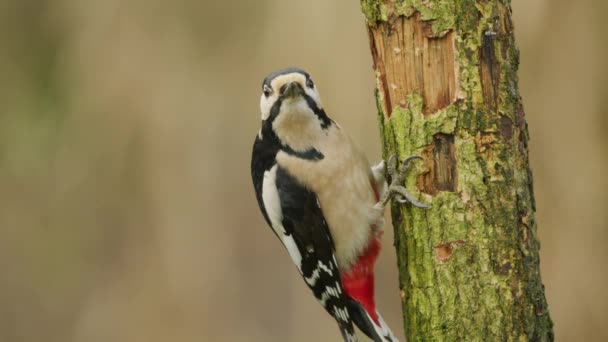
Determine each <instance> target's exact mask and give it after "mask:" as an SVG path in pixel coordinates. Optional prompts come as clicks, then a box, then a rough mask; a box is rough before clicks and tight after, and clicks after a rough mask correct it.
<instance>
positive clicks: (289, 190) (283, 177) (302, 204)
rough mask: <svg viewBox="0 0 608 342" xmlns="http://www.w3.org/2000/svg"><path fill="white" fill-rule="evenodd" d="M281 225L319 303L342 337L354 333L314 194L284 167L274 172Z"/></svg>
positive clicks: (332, 253) (326, 232)
mask: <svg viewBox="0 0 608 342" xmlns="http://www.w3.org/2000/svg"><path fill="white" fill-rule="evenodd" d="M276 185H277V189H278V192H279V198H280V203H281V211H282V214H283V219H282V223H283V228H284V229H285V234H286V235H288V236H291V237H292V238H293V240H294V241H295V245H296V246H297V248H298V250H299V252H300V256H301V265H299V268H300V271H301V272H302V277H304V280H305V282H306V284H307V285H308V287H310V289H311V290H312V292H313V293H314V295H315V297H316V298H317V299H318V300H319V302H320V303H321V305H323V307H324V308H325V310H327V312H329V314H331V315H332V316H333V317H334V318H335V320H336V321H337V322H338V325H339V326H340V330H341V331H342V335H343V337H344V339H345V340H350V339H351V338H353V337H351V336H354V329H353V324H352V320H351V317H350V313H349V310H348V307H349V299H348V297H347V296H346V294H345V293H344V291H343V289H342V281H341V279H340V273H339V270H338V265H337V264H336V259H335V257H334V243H333V241H332V239H331V235H330V233H329V229H328V227H327V222H326V221H325V218H324V216H323V212H322V210H321V208H320V206H319V203H318V201H317V197H316V196H315V194H314V193H313V192H312V191H310V190H308V189H307V188H306V187H304V186H303V185H301V184H299V183H298V182H297V181H296V179H295V178H294V177H292V176H291V175H290V174H289V173H288V172H287V171H286V170H285V169H283V168H281V167H279V168H278V169H277V173H276Z"/></svg>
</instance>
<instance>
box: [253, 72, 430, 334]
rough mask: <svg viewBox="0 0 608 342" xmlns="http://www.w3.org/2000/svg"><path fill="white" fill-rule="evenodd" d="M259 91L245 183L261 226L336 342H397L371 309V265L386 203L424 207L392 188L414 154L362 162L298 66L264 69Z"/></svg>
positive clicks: (377, 249)
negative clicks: (327, 320)
mask: <svg viewBox="0 0 608 342" xmlns="http://www.w3.org/2000/svg"><path fill="white" fill-rule="evenodd" d="M261 90H262V94H261V96H260V111H261V128H260V130H259V131H258V133H257V135H256V137H255V141H254V144H253V151H252V158H251V177H252V181H253V186H254V190H255V194H256V199H257V202H258V204H259V207H260V210H261V212H262V215H263V217H264V219H265V221H266V222H267V224H268V225H269V226H270V227H271V228H272V231H273V232H274V233H275V235H276V236H277V237H278V238H279V240H280V242H281V243H282V244H283V246H284V247H285V249H286V250H287V252H288V254H289V256H290V258H291V260H292V261H293V263H294V264H295V265H296V267H297V269H298V271H299V273H300V274H301V276H302V277H303V279H304V281H305V283H306V285H308V287H309V288H310V289H311V290H312V292H313V294H314V296H315V297H316V299H317V300H318V301H319V302H320V304H321V305H322V306H323V308H324V309H325V310H326V311H327V312H328V313H329V314H330V315H331V316H332V317H333V318H334V319H335V321H336V322H337V324H338V327H339V329H340V333H341V334H342V337H343V339H344V341H347V342H352V341H357V335H356V333H355V326H356V327H357V328H358V329H359V330H361V331H362V332H363V333H364V334H365V335H367V336H368V337H370V338H371V339H373V340H374V341H376V342H378V341H392V342H394V341H397V338H396V337H395V335H394V334H393V333H392V331H391V329H390V328H389V327H388V325H387V324H386V322H385V321H384V319H383V318H382V316H381V315H380V313H379V312H378V310H377V309H376V304H375V300H374V263H375V261H376V259H377V257H378V254H379V252H380V247H381V241H380V237H381V235H382V229H383V224H384V219H383V217H384V209H385V207H386V205H387V203H388V202H389V201H390V200H391V199H396V200H398V201H399V202H409V203H411V204H412V205H414V206H417V207H421V208H426V207H428V206H429V205H427V204H424V203H420V202H418V201H417V200H416V199H415V198H414V197H413V196H412V195H410V194H409V193H408V192H407V190H406V189H405V188H404V187H403V186H401V185H400V183H401V182H403V179H404V177H405V174H406V172H407V170H408V168H409V164H410V162H411V161H412V160H414V159H418V158H420V157H418V156H411V157H409V158H406V159H405V160H404V161H403V163H402V166H401V167H400V169H399V170H397V168H396V165H395V164H396V157H395V156H394V155H393V156H391V157H390V158H389V159H388V161H387V162H384V161H380V162H379V163H378V164H376V165H374V166H370V163H369V162H368V160H367V158H366V156H365V155H364V154H363V152H362V151H361V150H360V149H359V148H358V146H357V145H356V144H355V143H354V141H353V140H352V138H351V137H350V136H349V135H348V134H347V133H346V131H345V130H344V129H343V128H342V126H340V125H339V124H338V123H336V122H335V121H334V120H332V119H331V118H330V117H329V116H328V115H327V114H326V112H325V110H324V108H323V106H322V103H321V98H320V95H319V91H318V88H317V86H316V84H315V83H314V82H313V80H312V78H311V76H310V75H309V74H308V73H307V72H306V71H305V70H303V69H301V68H296V67H290V68H284V69H280V70H276V71H273V72H271V73H270V74H269V75H268V76H266V77H265V78H264V80H263V82H262V89H261ZM385 173H388V175H389V176H390V177H391V178H392V182H391V184H390V185H389V184H387V181H386V177H385Z"/></svg>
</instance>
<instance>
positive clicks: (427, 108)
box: [361, 0, 553, 341]
mask: <svg viewBox="0 0 608 342" xmlns="http://www.w3.org/2000/svg"><path fill="white" fill-rule="evenodd" d="M361 6H362V9H363V12H364V14H365V17H366V23H367V27H368V33H369V40H370V48H371V53H372V56H373V60H374V70H375V73H376V77H377V90H376V98H377V104H378V122H379V126H380V132H381V135H382V139H383V152H384V155H385V157H387V156H388V155H391V154H393V153H396V154H397V155H398V157H399V159H400V160H403V159H405V158H406V157H407V156H409V155H413V154H418V155H420V156H422V157H423V159H424V161H422V162H418V163H417V164H416V167H415V168H414V170H413V171H412V172H410V174H409V175H408V177H407V178H406V186H407V187H408V189H410V191H414V190H413V189H418V191H419V197H420V200H421V201H423V202H432V205H433V206H432V208H430V209H419V208H414V207H412V206H409V205H399V204H393V207H392V215H393V224H394V227H395V246H396V249H397V258H398V266H399V273H400V277H399V281H400V289H401V298H402V304H403V312H404V325H405V328H406V336H407V337H408V340H409V341H436V340H438V341H442V340H445V341H464V340H466V341H551V340H553V330H552V327H553V323H552V321H551V318H550V316H549V311H548V308H547V302H546V299H545V294H544V288H543V284H542V282H541V277H540V269H539V242H538V238H537V233H536V232H537V227H536V220H535V213H534V212H535V203H534V194H533V190H532V173H531V171H530V167H529V163H528V130H527V124H526V121H525V119H524V110H523V107H522V102H521V98H520V96H519V90H518V85H517V81H518V80H517V68H518V61H519V52H518V50H517V47H516V45H515V39H514V35H513V25H512V23H511V7H510V1H509V0H477V1H475V0H427V1H423V0H361Z"/></svg>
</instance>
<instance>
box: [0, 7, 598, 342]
mask: <svg viewBox="0 0 608 342" xmlns="http://www.w3.org/2000/svg"><path fill="white" fill-rule="evenodd" d="M513 10H514V21H515V25H516V34H517V38H518V42H519V46H520V48H521V53H522V55H521V72H520V81H521V82H520V86H521V93H522V96H523V97H524V103H525V106H526V107H525V108H526V112H527V119H528V123H529V125H530V133H531V138H532V139H531V157H532V160H531V163H532V167H533V169H534V179H535V184H534V186H535V191H536V199H537V207H538V219H539V222H540V226H539V229H540V230H539V233H540V238H541V242H542V250H541V252H542V274H543V280H544V283H545V285H546V289H547V296H548V300H549V305H550V310H551V314H552V315H553V318H554V320H555V324H556V327H555V330H556V334H557V339H558V340H559V341H601V340H604V341H605V340H607V339H608V324H606V320H607V319H608V309H607V308H606V306H607V305H608V292H607V291H606V290H605V289H606V284H607V281H608V273H607V267H606V261H607V256H608V248H606V244H607V243H608V231H607V230H606V228H607V227H608V210H607V209H608V207H607V204H608V193H607V191H606V190H608V186H607V185H608V181H607V178H608V177H607V176H606V170H607V169H608V150H607V149H608V140H607V139H608V138H606V133H605V132H606V130H607V129H608V119H607V118H606V112H605V110H606V106H607V104H608V102H607V101H608V100H607V99H608V97H607V96H606V95H607V94H606V88H607V86H606V84H607V83H608V74H607V70H608V68H607V67H606V59H607V57H608V56H607V55H608V51H607V50H608V49H607V47H606V42H607V39H606V37H605V33H606V32H608V31H607V27H606V24H603V23H602V20H603V13H605V12H606V10H608V8H607V5H606V2H605V1H604V0H582V1H577V2H571V1H566V0H552V1H549V0H535V1H527V0H513ZM288 65H298V66H301V67H304V68H306V69H308V71H310V73H311V74H312V75H313V77H314V78H315V81H316V83H317V84H318V85H319V87H320V89H321V93H322V96H323V98H324V102H325V107H326V109H327V111H328V113H329V114H330V116H332V118H334V119H336V121H338V122H340V123H341V124H342V125H343V126H345V127H346V129H347V130H348V131H349V132H350V133H351V135H352V136H353V137H354V139H355V140H356V141H358V142H359V143H360V145H361V146H362V148H363V149H364V151H365V152H366V153H367V155H368V157H369V158H370V160H373V161H375V160H377V159H378V158H379V155H380V152H379V151H380V146H379V139H378V132H377V127H376V119H375V109H374V102H373V98H372V92H373V85H374V80H373V74H372V69H371V57H370V54H369V51H368V45H367V36H366V33H365V30H364V25H363V17H362V15H361V14H360V12H359V6H358V2H357V1H349V2H341V1H340V2H339V1H325V0H315V1H282V0H265V1H240V2H237V1H194V0H176V1H160V0H120V1H119V0H106V1H96V0H53V1H50V0H46V1H43V0H40V1H30V0H2V1H0V79H1V81H0V341H49V342H51V341H129V342H131V341H146V342H147V341H152V342H154V341H337V340H338V339H339V334H338V330H337V329H336V327H335V325H334V323H333V322H332V321H331V320H330V319H329V317H328V316H327V315H326V314H325V313H324V312H323V310H322V309H321V307H320V306H319V305H318V304H317V303H316V302H315V301H314V300H313V298H312V296H311V295H310V294H309V293H308V290H307V289H306V287H305V285H304V283H303V282H302V281H301V280H300V279H299V276H298V275H297V271H296V269H295V268H294V267H293V266H292V265H291V261H290V260H289V258H288V257H287V255H286V253H285V252H284V251H283V249H282V248H281V247H280V245H279V243H278V242H277V241H276V239H275V238H274V236H273V235H272V233H271V232H270V230H269V229H268V228H267V227H266V226H265V223H264V222H263V220H262V217H261V215H260V214H259V212H258V208H257V204H256V203H255V200H254V196H253V190H252V186H251V184H250V178H249V177H250V176H249V158H250V149H251V143H252V139H253V137H254V135H255V133H256V132H257V130H258V126H259V110H258V98H259V92H260V84H261V80H262V78H263V77H264V76H265V75H266V74H267V73H268V72H269V71H271V70H272V69H276V68H279V67H283V66H288ZM387 230H388V231H389V233H387V234H386V236H385V241H386V243H385V246H386V248H385V249H384V253H383V254H382V256H381V260H380V264H379V266H378V273H379V274H380V275H379V277H378V285H377V288H378V289H377V291H378V297H379V298H378V302H379V307H380V308H381V310H382V312H383V315H384V316H385V318H386V320H387V321H388V322H389V324H390V325H391V326H392V327H393V330H394V331H395V332H396V333H398V335H399V336H403V334H402V329H401V317H400V316H401V313H400V304H399V297H398V292H397V280H396V279H397V278H396V268H395V266H394V264H395V260H394V251H393V249H392V247H391V238H392V234H390V230H391V228H390V227H387Z"/></svg>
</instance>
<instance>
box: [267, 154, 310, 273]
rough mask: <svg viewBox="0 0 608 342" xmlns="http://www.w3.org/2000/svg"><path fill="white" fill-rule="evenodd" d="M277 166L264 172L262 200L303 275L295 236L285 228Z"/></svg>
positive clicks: (273, 227)
mask: <svg viewBox="0 0 608 342" xmlns="http://www.w3.org/2000/svg"><path fill="white" fill-rule="evenodd" d="M276 179H277V165H275V166H273V167H272V168H271V169H270V170H268V171H266V172H264V180H263V183H262V200H263V201H264V209H265V210H266V215H268V219H269V220H270V224H271V225H272V229H273V230H274V232H275V233H276V234H277V236H278V237H279V238H280V239H281V242H282V243H283V246H285V248H286V249H287V252H288V253H289V256H290V257H291V260H292V261H293V263H294V264H296V266H297V267H298V271H300V273H302V255H301V254H300V250H298V246H297V245H296V242H295V240H294V239H293V236H290V235H287V232H286V231H285V228H284V227H283V212H282V210H281V199H280V198H279V190H278V189H277V183H276Z"/></svg>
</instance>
